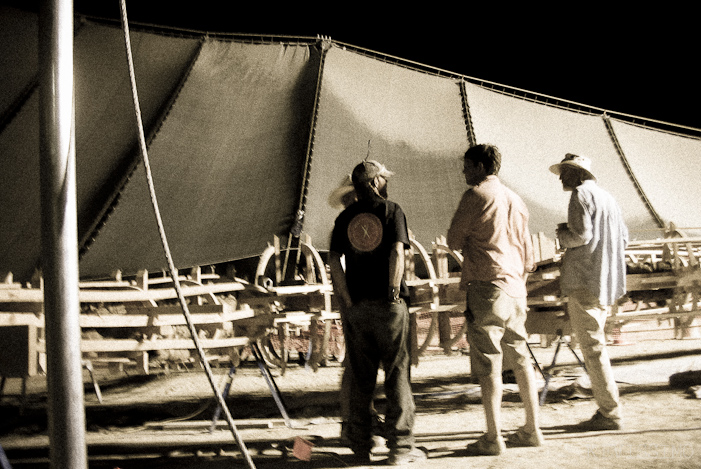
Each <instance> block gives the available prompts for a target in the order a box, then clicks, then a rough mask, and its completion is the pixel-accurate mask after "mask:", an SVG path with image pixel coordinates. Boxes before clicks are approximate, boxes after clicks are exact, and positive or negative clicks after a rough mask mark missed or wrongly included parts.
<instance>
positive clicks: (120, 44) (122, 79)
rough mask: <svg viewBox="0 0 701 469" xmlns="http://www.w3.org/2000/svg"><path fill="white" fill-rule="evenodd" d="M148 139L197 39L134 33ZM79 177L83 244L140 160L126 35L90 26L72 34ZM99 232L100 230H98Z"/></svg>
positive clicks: (77, 173)
mask: <svg viewBox="0 0 701 469" xmlns="http://www.w3.org/2000/svg"><path fill="white" fill-rule="evenodd" d="M130 42H131V48H132V51H133V58H134V73H135V76H136V80H137V86H138V96H139V108H140V112H141V119H142V121H143V125H144V131H145V133H146V135H147V137H148V136H149V135H150V134H151V132H152V131H153V130H155V129H156V128H157V126H158V125H160V123H161V119H162V117H163V115H164V114H165V112H167V110H168V106H169V105H170V102H169V101H170V99H171V97H172V96H174V94H175V93H176V92H177V90H178V87H179V85H180V81H181V79H182V78H183V76H184V75H185V74H186V73H187V71H188V70H189V66H190V63H191V61H192V60H193V58H194V57H195V55H196V53H197V50H198V48H199V43H200V41H199V40H198V39H192V38H180V37H174V36H165V35H160V34H152V33H148V32H143V31H132V32H131V33H130ZM75 93H76V122H77V128H76V160H77V163H76V176H77V181H78V182H77V191H78V194H77V195H78V219H79V226H78V228H79V233H80V236H81V239H82V238H84V237H85V236H87V235H91V234H93V233H89V232H91V231H92V230H93V229H94V228H95V224H96V223H98V222H99V218H100V217H101V214H102V212H103V210H105V209H106V208H107V207H109V204H110V201H111V198H112V197H114V196H115V195H116V194H117V193H118V192H119V191H120V190H121V188H122V185H123V184H124V182H125V181H124V179H125V178H126V177H127V176H128V175H129V172H130V171H131V169H132V168H133V167H134V166H135V165H136V164H138V160H139V158H140V153H139V146H138V140H137V133H136V132H137V127H136V115H135V110H134V102H133V98H132V94H131V85H130V80H129V69H128V64H127V57H126V53H125V46H124V33H123V32H122V30H121V29H119V28H116V27H110V26H103V25H96V24H91V23H87V24H85V25H82V26H81V27H80V28H79V30H78V32H77V34H76V37H75ZM94 234H97V233H94Z"/></svg>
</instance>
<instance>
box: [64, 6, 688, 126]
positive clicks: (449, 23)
mask: <svg viewBox="0 0 701 469" xmlns="http://www.w3.org/2000/svg"><path fill="white" fill-rule="evenodd" d="M492 4H493V5H496V6H489V7H487V6H483V5H481V4H479V3H475V2H473V3H470V2H462V3H448V4H447V5H446V6H443V4H438V2H433V3H431V2H423V3H415V6H414V7H406V6H403V7H384V6H383V3H381V2H375V3H370V4H368V6H366V7H363V6H359V4H357V3H352V4H349V3H348V2H346V3H329V2H326V3H323V2H314V3H312V2H301V3H300V2H298V3H294V2H286V3H280V4H276V3H275V2H260V3H255V2H250V3H242V2H233V1H217V0H200V1H197V2H164V1H156V0H138V1H137V0H130V1H127V3H126V5H127V13H128V15H129V20H130V21H140V22H146V23H153V24H163V25H172V26H177V27H184V28H189V29H197V30H209V31H213V32H217V31H218V32H238V33H256V34H262V35H263V34H264V35H267V34H284V35H292V36H311V37H316V36H317V35H324V36H329V37H331V39H333V40H336V41H340V42H345V43H348V44H351V45H354V46H358V47H363V48H367V49H370V50H373V51H376V52H381V53H385V54H390V55H394V56H397V57H400V58H403V59H407V60H411V61H415V62H418V63H421V64H424V65H429V66H432V67H437V68H440V69H444V70H447V71H450V72H454V73H458V74H461V75H466V76H469V77H473V78H478V79H482V80H487V81H493V82H497V83H500V84H503V85H507V86H510V87H515V88H522V89H525V90H528V91H532V92H535V93H541V94H547V95H551V96H554V97H557V98H561V99H565V100H569V101H574V102H578V103H581V104H585V105H589V106H593V107H597V108H603V109H607V110H609V111H614V112H618V113H625V114H632V115H635V116H640V117H643V118H647V119H656V120H661V121H665V122H670V123H674V124H679V125H684V126H690V127H695V128H699V129H701V115H700V113H699V111H698V110H699V107H700V106H701V92H700V91H699V90H698V82H699V76H700V75H701V74H700V73H699V71H698V68H699V67H698V65H697V63H698V56H699V52H698V51H697V50H696V49H698V45H699V42H700V41H699V39H698V30H699V26H698V24H697V20H696V18H697V14H696V13H695V12H694V13H692V12H691V11H684V10H680V9H674V10H667V9H665V7H664V6H660V5H659V4H656V5H655V8H654V9H653V8H649V7H641V6H630V7H628V8H629V9H627V10H624V9H622V8H621V7H615V6H612V5H609V7H601V8H598V9H597V8H596V7H594V6H586V7H584V6H580V5H577V4H574V5H570V6H568V7H567V8H565V10H566V12H561V11H559V10H557V9H553V7H548V8H545V7H543V8H540V9H538V8H534V7H531V6H529V7H528V8H527V9H525V8H521V9H519V8H518V7H513V6H508V5H505V4H504V3H503V2H492ZM174 5H176V6H177V7H176V8H174V7H173V6H174ZM581 5H584V4H581ZM650 5H651V4H650ZM689 8H691V7H689ZM75 9H76V11H78V12H84V13H89V14H101V15H108V16H113V17H116V18H118V17H119V1H118V0H100V1H97V2H96V1H94V0H76V1H75ZM614 9H615V11H614Z"/></svg>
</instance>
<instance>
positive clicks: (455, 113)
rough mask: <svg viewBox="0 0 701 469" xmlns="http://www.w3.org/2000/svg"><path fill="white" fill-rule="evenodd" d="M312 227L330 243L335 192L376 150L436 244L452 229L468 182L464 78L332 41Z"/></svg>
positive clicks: (314, 172) (422, 237)
mask: <svg viewBox="0 0 701 469" xmlns="http://www.w3.org/2000/svg"><path fill="white" fill-rule="evenodd" d="M318 108H319V109H318V114H317V123H316V128H315V138H314V152H313V155H312V159H311V172H310V178H309V179H310V182H309V189H308V199H307V205H306V215H305V222H304V231H305V232H306V233H307V234H309V235H310V236H311V237H312V242H313V244H314V246H315V247H317V248H318V249H321V250H327V249H328V246H329V239H330V234H331V230H332V228H333V223H334V220H335V218H336V217H337V216H338V214H339V213H340V212H339V211H338V210H335V209H333V208H331V207H330V206H329V204H328V196H329V194H330V193H331V192H332V191H333V190H334V189H335V188H336V187H337V186H338V185H339V183H340V182H341V181H342V179H343V178H344V177H345V176H347V175H349V174H350V173H351V172H352V170H353V168H354V167H355V165H357V164H358V163H360V162H361V161H362V160H363V159H364V158H365V157H366V156H367V155H368V141H369V142H370V145H369V158H370V159H375V160H378V161H380V162H381V163H383V164H384V165H386V166H387V168H388V169H389V170H390V171H393V172H394V173H395V174H394V176H392V177H391V178H390V180H389V186H388V188H389V198H390V200H393V201H395V202H397V203H399V205H400V206H401V207H402V209H403V210H404V212H405V214H406V216H407V222H408V226H409V229H410V230H411V231H412V233H413V234H414V235H415V236H416V239H417V240H418V241H419V242H420V243H421V244H422V245H424V246H425V247H427V248H428V249H430V245H431V242H432V241H433V240H434V239H435V238H436V237H437V236H442V235H445V233H446V232H447V229H448V226H449V224H450V220H451V217H452V215H453V211H454V210H455V207H456V206H457V203H458V201H459V199H460V196H461V195H462V192H463V191H464V190H465V188H466V186H465V181H464V178H463V176H462V159H461V156H462V155H463V154H464V152H465V150H466V149H467V145H468V143H467V131H466V127H465V121H464V117H463V108H462V100H461V96H460V86H459V84H458V83H457V82H456V81H454V80H451V79H447V78H442V77H436V76H433V75H429V74H426V73H423V72H419V71H414V70H410V69H407V68H404V67H401V66H397V65H396V64H391V63H386V62H383V61H380V60H377V59H374V58H370V57H367V56H363V55H360V54H358V53H354V52H350V51H346V50H342V49H340V48H338V47H332V48H331V49H330V50H329V51H328V54H327V57H326V60H325V62H324V70H323V79H322V83H321V91H320V96H319V105H318Z"/></svg>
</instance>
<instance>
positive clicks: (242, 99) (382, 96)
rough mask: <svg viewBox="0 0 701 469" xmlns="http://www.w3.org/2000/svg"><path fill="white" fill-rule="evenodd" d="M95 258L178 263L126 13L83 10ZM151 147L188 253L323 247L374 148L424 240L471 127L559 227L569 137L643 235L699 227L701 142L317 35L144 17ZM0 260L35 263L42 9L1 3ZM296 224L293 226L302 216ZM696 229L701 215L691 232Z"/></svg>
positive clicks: (178, 240)
mask: <svg viewBox="0 0 701 469" xmlns="http://www.w3.org/2000/svg"><path fill="white" fill-rule="evenodd" d="M76 25H77V27H76V33H75V59H74V60H75V92H76V123H75V135H76V158H77V170H76V171H77V191H78V194H77V195H78V224H79V233H80V237H81V246H80V250H81V258H80V274H81V277H83V278H98V277H104V276H108V275H110V274H111V273H112V272H113V271H116V270H121V271H122V272H123V273H126V274H130V273H136V271H138V270H142V269H148V270H160V269H164V268H166V261H165V257H164V255H163V250H162V247H161V243H160V239H159V237H158V232H157V230H156V225H155V219H154V215H153V209H152V206H151V201H150V199H149V195H148V191H147V186H146V181H145V174H144V170H143V168H142V166H141V164H140V160H139V158H140V155H139V150H138V141H137V133H136V127H135V125H136V124H135V114H134V109H133V103H132V99H131V92H130V88H129V77H128V70H127V63H126V58H125V52H124V41H123V35H122V31H121V29H120V27H119V25H118V24H113V23H108V22H104V21H93V20H90V19H87V18H83V19H81V20H80V21H76ZM131 32H132V40H131V42H132V49H133V55H134V61H135V73H136V81H137V86H138V93H139V98H140V106H141V112H142V117H143V121H144V126H145V132H146V135H147V139H148V152H149V159H150V161H151V169H152V172H153V176H154V184H155V188H156V192H157V197H158V204H159V207H160V210H161V215H162V218H163V222H164V226H165V229H166V234H167V236H168V240H169V246H170V248H171V251H172V255H173V259H174V261H175V263H176V266H177V267H179V268H186V267H192V266H196V265H207V264H213V263H220V262H227V261H231V260H236V259H242V258H246V257H252V256H257V255H258V254H260V253H261V252H262V251H263V249H264V248H265V247H266V245H267V244H268V243H269V242H271V241H272V238H273V236H275V235H280V236H287V235H288V234H289V233H290V230H291V229H292V228H293V225H294V223H295V220H297V219H298V217H299V216H300V214H303V218H302V219H301V221H302V224H301V231H302V233H304V234H306V235H309V236H310V237H311V239H312V243H313V245H314V246H315V247H317V249H319V250H322V251H323V250H325V249H327V248H328V242H329V235H330V231H331V228H332V226H333V222H334V219H335V217H336V215H337V214H338V212H337V210H336V209H333V208H332V207H330V206H329V205H328V203H327V198H328V195H329V193H330V192H331V191H332V190H333V189H334V188H335V187H336V186H337V185H338V184H339V183H340V181H341V180H342V179H343V178H344V177H345V176H346V175H347V174H349V173H350V172H351V170H352V168H353V167H354V166H355V164H357V163H358V162H359V161H361V160H362V159H363V158H365V157H366V156H367V155H368V151H369V154H370V157H371V158H373V159H377V160H380V161H381V162H383V163H384V164H386V165H387V166H388V167H389V168H390V169H391V170H392V171H394V172H395V176H394V177H393V178H392V180H391V182H390V186H389V193H390V197H391V198H392V199H393V200H395V201H397V202H398V203H399V204H400V205H401V206H402V207H403V209H404V211H405V212H406V214H407V219H408V222H409V227H410V229H411V231H412V232H413V233H414V235H415V236H416V238H417V240H418V241H419V242H420V243H421V244H423V245H425V246H430V244H431V242H432V241H433V240H434V239H435V238H436V237H439V236H443V235H445V233H446V231H447V228H448V225H449V223H450V219H451V217H452V214H453V211H454V210H455V208H456V207H457V204H458V201H459V200H460V197H461V195H462V192H463V191H464V190H465V188H466V187H465V183H464V179H463V176H462V173H461V169H462V161H461V157H462V155H463V153H464V152H465V150H466V149H467V148H468V147H469V145H470V144H472V143H475V142H477V143H494V144H496V145H497V146H499V148H500V149H501V151H502V154H503V157H504V161H503V166H502V172H501V177H502V179H503V181H504V182H505V183H506V184H507V185H509V186H510V187H512V188H513V189H514V190H515V191H516V192H517V193H519V194H520V195H521V196H522V197H523V198H524V200H525V201H526V203H527V204H528V207H529V209H530V211H531V230H532V231H533V232H534V233H535V232H544V233H545V234H546V235H548V236H550V237H552V236H553V235H554V227H555V225H556V224H557V223H559V222H561V221H562V220H563V219H564V217H565V211H566V205H567V194H565V193H563V192H562V190H561V187H560V184H559V181H558V179H557V177H556V176H554V175H552V174H551V173H550V172H549V171H548V167H549V166H550V165H551V164H554V163H556V162H558V161H559V160H560V159H562V157H563V156H564V154H565V153H567V152H574V153H582V154H585V155H587V156H588V157H590V158H591V159H592V161H593V171H594V173H595V174H596V176H597V177H598V179H599V182H600V184H601V185H602V186H603V187H605V188H606V189H608V190H609V191H610V192H612V193H613V194H614V196H615V197H616V198H617V200H618V201H619V203H620V205H621V207H622V209H623V212H624V215H625V218H626V221H627V223H628V226H629V228H630V230H631V234H632V236H633V237H634V238H650V237H655V236H657V235H658V234H659V229H660V226H661V225H664V224H667V223H669V222H674V223H675V224H676V225H677V226H678V227H681V228H694V227H700V226H701V220H699V215H698V213H697V212H696V210H695V205H694V202H695V200H698V198H699V196H701V194H699V192H701V189H699V185H698V184H696V183H695V179H696V178H695V175H696V174H697V172H698V171H697V169H696V160H697V159H698V158H699V156H701V140H699V138H698V135H694V134H691V133H687V134H679V133H671V132H669V131H663V130H661V129H652V128H649V127H641V126H638V125H636V124H634V123H631V122H630V121H628V120H626V119H624V118H620V117H616V116H611V115H610V114H604V113H603V112H598V111H596V110H595V109H587V108H586V107H579V108H577V109H575V108H566V107H563V106H560V105H558V103H557V102H553V101H552V100H550V101H549V102H547V103H546V102H544V101H541V100H538V99H537V96H536V97H535V98H534V97H533V96H530V95H528V96H526V95H524V93H519V95H518V96H516V95H515V93H511V92H509V90H508V89H507V88H504V87H501V88H499V89H496V88H493V87H491V86H488V85H485V84H483V83H480V82H478V81H476V80H474V79H470V78H468V77H462V76H459V75H457V74H450V73H446V72H443V71H436V70H432V69H430V67H419V66H417V65H416V64H411V63H404V62H403V61H402V60H401V59H397V58H390V57H384V56H381V55H380V54H377V53H369V52H368V51H364V50H362V49H359V48H357V49H356V48H353V47H351V46H348V45H346V44H337V43H335V42H333V41H331V40H324V39H315V38H311V39H310V38H295V39H292V38H287V39H285V40H280V39H279V38H278V39H276V40H272V39H269V40H266V38H255V39H253V38H250V37H240V36H233V35H232V36H226V35H217V36H210V35H206V34H199V33H196V32H182V31H180V32H175V31H168V30H165V29H158V30H155V29H153V28H145V27H138V26H134V27H132V28H131ZM0 50H2V54H0V164H1V167H2V177H1V179H0V180H1V183H2V189H1V190H0V226H2V227H3V228H2V231H3V234H2V243H1V244H0V275H3V276H4V275H6V274H7V273H9V272H12V274H13V275H14V277H15V278H16V279H18V280H26V279H29V277H30V276H31V275H32V273H33V272H34V271H35V269H36V268H37V267H39V265H40V261H41V260H40V251H41V250H40V235H39V230H40V207H39V192H40V187H39V126H38V115H39V109H38V106H39V102H38V101H39V99H38V95H39V93H38V89H37V85H36V83H37V79H36V75H37V71H38V64H37V55H38V54H37V17H36V15H35V14H32V13H28V12H25V11H21V10H17V9H13V8H10V7H6V6H2V7H0ZM296 228H298V227H296ZM689 233H690V234H694V233H699V230H690V231H689Z"/></svg>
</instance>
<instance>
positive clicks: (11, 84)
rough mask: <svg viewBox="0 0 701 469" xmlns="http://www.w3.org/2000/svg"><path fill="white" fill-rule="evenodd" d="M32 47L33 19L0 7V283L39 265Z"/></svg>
mask: <svg viewBox="0 0 701 469" xmlns="http://www.w3.org/2000/svg"><path fill="white" fill-rule="evenodd" d="M37 47H38V25H37V17H36V15H32V14H29V13H26V12H22V11H19V10H16V9H13V8H8V7H6V6H0V48H1V49H0V50H2V53H1V54H0V91H1V92H0V118H1V119H0V123H1V124H2V127H0V168H2V170H1V171H0V226H1V227H2V236H1V237H0V278H5V276H6V275H7V274H8V273H10V272H12V274H13V275H14V276H15V279H18V280H22V279H23V278H24V277H28V276H30V275H31V274H32V272H33V270H34V267H35V266H36V263H37V261H38V259H39V245H40V232H39V223H40V220H39V218H38V216H39V203H40V202H39V158H38V154H39V128H38V123H39V121H38V108H39V95H38V92H36V91H35V90H33V87H35V86H36V80H37V56H38V50H37Z"/></svg>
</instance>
